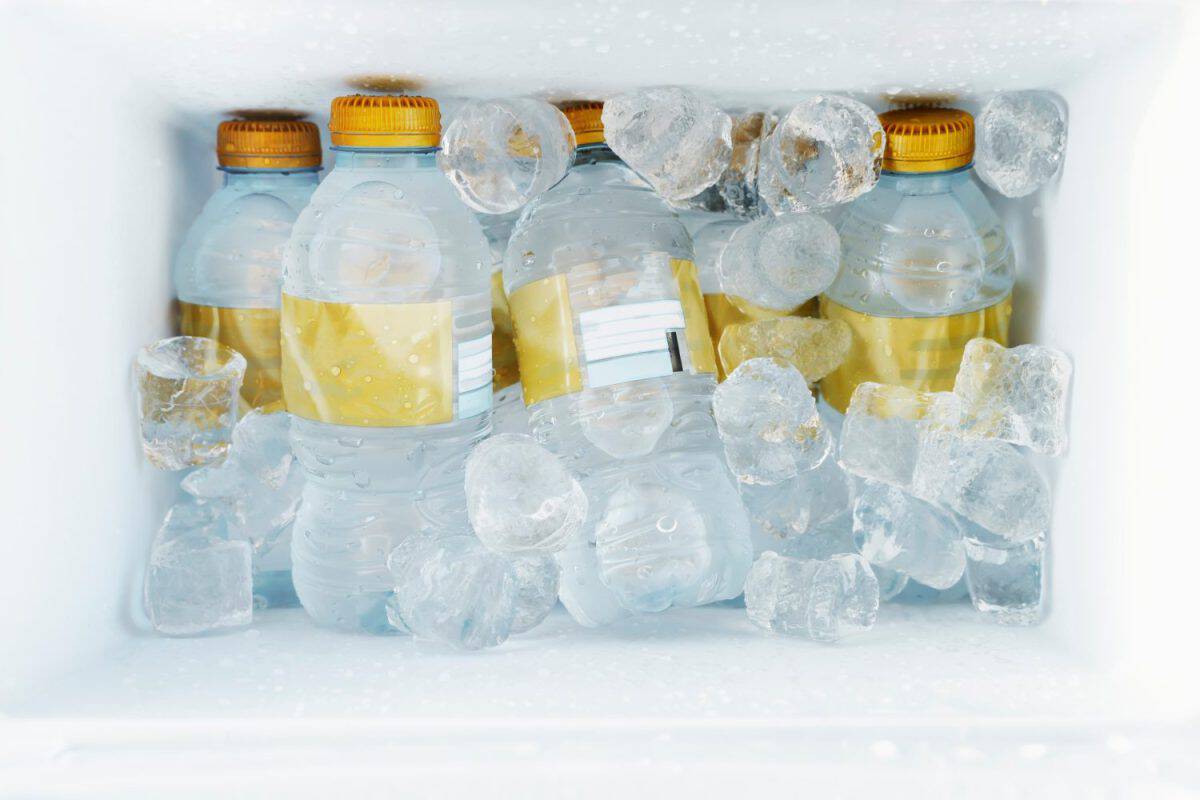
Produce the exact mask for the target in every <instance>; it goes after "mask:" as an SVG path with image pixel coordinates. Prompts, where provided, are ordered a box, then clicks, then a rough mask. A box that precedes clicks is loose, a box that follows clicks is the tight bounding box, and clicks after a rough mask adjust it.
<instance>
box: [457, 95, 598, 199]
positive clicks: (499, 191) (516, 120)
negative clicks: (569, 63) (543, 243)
mask: <svg viewBox="0 0 1200 800" xmlns="http://www.w3.org/2000/svg"><path fill="white" fill-rule="evenodd" d="M574 153H575V134H574V132H573V131H572V130H571V125H570V123H569V122H567V118H566V117H565V116H563V113H562V112H561V111H559V110H558V109H557V108H555V107H554V106H552V105H550V104H549V103H546V102H543V101H541V100H534V99H531V98H527V97H515V98H507V99H502V100H473V101H470V102H468V103H466V104H464V105H463V107H462V108H461V109H459V112H458V113H457V114H455V116H454V119H453V120H452V121H451V122H450V124H449V125H448V126H446V131H445V133H443V134H442V149H441V150H440V151H439V152H438V156H437V160H438V166H439V167H440V168H441V170H442V172H443V173H445V175H446V177H447V178H449V179H450V182H451V183H453V184H454V187H455V188H456V189H457V190H458V193H459V195H460V196H461V197H462V199H463V202H465V203H466V204H467V205H468V206H470V207H471V208H473V209H475V210H476V211H481V212H483V213H485V214H503V213H506V212H509V211H513V210H515V209H517V208H520V207H521V206H523V205H524V204H525V203H527V202H529V200H531V199H533V197H535V196H536V195H538V194H540V193H542V192H544V191H546V190H547V189H549V188H550V187H551V186H553V185H554V184H556V183H558V182H559V181H560V180H562V178H563V176H564V175H566V174H567V169H568V168H569V167H570V166H571V159H572V158H573V157H574Z"/></svg>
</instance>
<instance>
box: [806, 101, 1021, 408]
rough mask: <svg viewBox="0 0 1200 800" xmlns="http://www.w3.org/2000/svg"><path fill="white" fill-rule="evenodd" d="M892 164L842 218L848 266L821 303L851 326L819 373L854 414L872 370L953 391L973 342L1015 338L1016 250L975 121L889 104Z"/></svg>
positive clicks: (875, 377) (877, 377) (832, 399)
mask: <svg viewBox="0 0 1200 800" xmlns="http://www.w3.org/2000/svg"><path fill="white" fill-rule="evenodd" d="M880 122H881V123H882V125H883V129H884V132H885V133H886V134H887V145H886V148H885V151H884V160H883V174H882V176H881V177H880V179H879V183H878V184H877V185H876V186H875V188H874V189H873V190H872V191H870V192H868V193H866V194H864V195H862V196H861V197H859V198H858V199H856V200H855V201H854V202H853V203H852V204H851V205H850V207H849V208H848V209H847V211H846V214H845V216H844V217H843V218H842V221H841V223H840V225H839V232H840V234H841V238H842V265H841V270H840V271H839V273H838V277H837V279H836V280H835V281H834V283H833V285H832V286H831V287H830V288H829V290H828V291H827V292H826V294H825V295H824V296H823V297H822V298H821V313H822V315H823V316H825V317H828V318H830V319H841V320H844V321H845V322H846V323H848V324H849V325H850V330H851V331H852V333H853V344H852V346H851V350H850V354H849V356H848V357H847V358H846V360H845V362H844V363H843V364H842V366H841V367H839V368H838V369H837V370H836V371H834V372H833V373H832V374H830V375H828V376H827V377H826V378H825V379H824V380H823V381H822V382H821V391H822V395H823V397H824V399H825V401H826V402H828V403H829V404H830V405H831V406H833V408H835V409H836V410H838V411H840V412H842V413H845V410H846V406H847V405H848V404H849V402H850V395H851V394H853V392H854V389H855V387H856V386H858V384H860V383H862V382H863V381H878V382H880V383H892V384H901V385H904V386H908V387H911V388H913V389H919V390H922V391H937V392H940V391H948V390H950V389H953V388H954V376H955V375H956V374H957V372H958V366H959V363H960V362H961V361H962V355H963V348H964V347H965V346H966V343H967V342H968V341H970V340H971V339H973V338H975V337H977V336H989V337H991V338H993V339H995V340H996V341H998V342H1000V343H1001V344H1004V345H1007V344H1008V324H1009V317H1010V316H1011V314H1012V288H1013V251H1012V245H1011V244H1010V243H1009V240H1008V236H1007V235H1006V234H1005V232H1004V228H1003V226H1002V225H1001V224H1000V219H999V217H998V216H997V215H996V212H995V210H993V209H992V207H991V205H989V204H988V201H987V198H986V197H985V196H984V194H983V192H982V191H981V190H980V188H979V185H978V183H977V182H976V180H975V178H974V176H973V174H972V170H971V160H972V158H973V156H974V150H975V126H974V121H973V120H972V118H971V115H970V114H968V113H966V112H965V111H959V110H956V109H952V108H936V109H934V108H922V109H909V110H901V111H889V112H887V113H885V114H882V115H880Z"/></svg>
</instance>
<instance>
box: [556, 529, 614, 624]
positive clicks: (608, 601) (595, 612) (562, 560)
mask: <svg viewBox="0 0 1200 800" xmlns="http://www.w3.org/2000/svg"><path fill="white" fill-rule="evenodd" d="M554 559H555V561H556V562H558V566H559V569H560V571H561V576H560V578H559V585H558V599H559V600H561V601H562V604H563V608H565V609H567V613H569V614H570V615H571V618H572V619H574V620H575V621H576V622H578V623H579V624H580V625H583V626H584V627H585V628H598V627H600V626H602V625H609V624H611V623H613V622H616V621H617V620H619V619H622V618H623V617H627V616H629V610H628V609H626V608H625V607H624V606H623V605H621V602H620V601H619V600H618V599H617V596H616V595H615V594H614V593H613V591H612V590H611V589H609V588H608V587H607V586H605V585H604V582H603V581H602V580H600V562H599V559H598V558H597V556H596V545H595V543H594V542H589V541H588V540H587V539H586V538H584V537H583V536H578V537H576V538H575V539H574V540H573V541H572V542H571V543H570V544H568V545H567V546H566V547H565V548H564V549H562V550H560V551H559V552H557V553H555V554H554Z"/></svg>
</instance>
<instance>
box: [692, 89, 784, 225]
mask: <svg viewBox="0 0 1200 800" xmlns="http://www.w3.org/2000/svg"><path fill="white" fill-rule="evenodd" d="M766 116H767V115H766V114H764V113H763V112H762V111H740V112H731V113H730V118H731V119H732V121H733V128H732V137H731V138H732V144H733V149H732V154H731V156H730V158H729V166H728V167H726V168H725V171H724V172H722V173H721V177H719V178H718V179H717V182H716V183H714V184H713V185H712V186H710V187H708V188H707V189H705V190H704V191H702V192H700V194H698V195H696V196H695V197H691V198H688V199H687V200H684V201H681V202H676V203H674V204H675V205H676V206H677V207H680V208H684V209H695V210H698V211H708V212H710V213H713V214H725V213H728V214H736V215H738V216H739V217H757V216H760V215H761V213H762V207H761V203H760V201H759V197H758V151H759V147H760V145H761V143H762V137H763V121H764V118H765V117H766Z"/></svg>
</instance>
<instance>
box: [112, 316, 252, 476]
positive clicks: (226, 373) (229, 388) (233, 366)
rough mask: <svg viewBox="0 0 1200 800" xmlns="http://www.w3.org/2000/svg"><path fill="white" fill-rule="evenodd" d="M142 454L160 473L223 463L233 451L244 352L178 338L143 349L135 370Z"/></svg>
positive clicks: (196, 339) (243, 368) (205, 341)
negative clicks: (232, 444)
mask: <svg viewBox="0 0 1200 800" xmlns="http://www.w3.org/2000/svg"><path fill="white" fill-rule="evenodd" d="M134 372H135V377H136V384H137V395H138V422H139V423H140V425H141V435H142V452H143V453H145V454H146V458H147V460H149V462H150V463H151V464H153V465H154V466H155V467H157V468H158V469H164V470H178V469H184V468H185V467H196V466H202V465H204V464H211V463H213V462H216V461H220V460H221V459H222V458H224V457H225V454H226V453H227V452H228V451H229V442H230V438H231V436H232V432H233V424H234V422H235V421H236V420H237V403H238V392H239V391H240V389H241V386H242V378H243V376H244V375H245V373H246V359H245V358H243V357H242V354H241V353H238V352H237V351H235V350H232V349H230V348H228V347H226V346H225V345H223V344H220V343H218V342H216V341H214V340H213V339H204V338H200V337H196V336H176V337H175V338H173V339H162V340H161V341H158V342H155V343H154V344H152V345H149V346H147V347H143V348H142V349H141V351H139V352H138V356H137V363H136V366H135V368H134Z"/></svg>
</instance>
